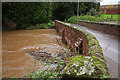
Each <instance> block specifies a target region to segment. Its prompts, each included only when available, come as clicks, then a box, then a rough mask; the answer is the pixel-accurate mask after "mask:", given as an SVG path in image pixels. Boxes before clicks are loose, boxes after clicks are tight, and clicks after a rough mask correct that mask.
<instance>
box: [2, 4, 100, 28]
mask: <svg viewBox="0 0 120 80" xmlns="http://www.w3.org/2000/svg"><path fill="white" fill-rule="evenodd" d="M99 5H100V4H99V3H94V2H79V15H81V14H84V15H85V14H87V12H89V10H91V9H92V8H95V9H96V11H99ZM2 8H3V9H2V10H3V11H2V14H3V17H2V19H3V23H4V19H5V18H8V19H10V20H12V21H13V22H15V23H17V29H26V28H27V27H28V26H30V25H35V24H41V23H48V22H49V21H50V20H51V19H52V20H56V19H57V20H62V21H64V20H67V19H68V18H70V17H71V16H74V15H77V9H78V3H77V2H32V3H31V2H19V3H18V2H4V3H3V4H2ZM91 13H92V12H91Z"/></svg>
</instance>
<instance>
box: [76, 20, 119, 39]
mask: <svg viewBox="0 0 120 80" xmlns="http://www.w3.org/2000/svg"><path fill="white" fill-rule="evenodd" d="M78 25H81V26H85V27H88V28H91V29H95V30H98V31H102V32H106V33H108V34H111V35H114V36H118V37H120V35H119V31H120V25H117V24H108V23H98V22H90V21H81V20H79V21H78Z"/></svg>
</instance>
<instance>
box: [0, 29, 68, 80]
mask: <svg viewBox="0 0 120 80" xmlns="http://www.w3.org/2000/svg"><path fill="white" fill-rule="evenodd" d="M39 50H43V51H46V52H48V53H51V54H52V55H54V54H57V53H62V52H65V51H66V46H65V45H64V44H63V43H62V42H61V37H60V36H59V35H58V33H56V30H54V29H38V30H17V31H7V32H2V77H3V78H23V77H24V76H25V75H26V74H27V73H29V72H33V71H35V70H37V69H41V70H42V69H43V68H44V65H42V63H41V62H37V65H36V66H34V64H35V59H34V57H33V56H31V55H29V54H27V53H25V52H26V51H39Z"/></svg>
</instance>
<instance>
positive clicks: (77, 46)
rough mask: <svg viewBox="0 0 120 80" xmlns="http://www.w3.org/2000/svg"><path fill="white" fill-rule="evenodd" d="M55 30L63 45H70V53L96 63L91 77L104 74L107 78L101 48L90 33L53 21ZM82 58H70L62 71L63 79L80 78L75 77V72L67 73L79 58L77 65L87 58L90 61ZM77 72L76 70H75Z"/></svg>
mask: <svg viewBox="0 0 120 80" xmlns="http://www.w3.org/2000/svg"><path fill="white" fill-rule="evenodd" d="M55 28H56V30H57V32H58V33H59V34H60V35H61V36H62V41H63V42H64V43H67V44H68V45H70V47H71V49H72V51H74V52H78V54H81V55H83V57H84V56H85V57H86V56H89V57H91V58H93V64H94V63H96V61H97V65H96V64H95V65H96V66H97V67H96V68H95V69H96V73H95V74H92V76H100V75H103V74H105V75H107V76H108V75H109V72H108V68H107V65H106V61H105V59H104V56H103V52H102V48H101V46H100V45H99V42H98V40H97V39H96V38H95V37H94V36H93V35H92V34H91V33H89V32H87V31H85V30H83V29H81V28H78V27H75V26H72V25H70V24H68V23H64V22H61V21H58V20H56V21H55ZM83 57H80V56H79V55H78V56H77V57H75V56H74V57H73V58H72V60H70V61H68V64H67V67H66V68H65V70H64V74H65V75H64V77H67V76H68V77H72V76H73V75H75V76H73V77H80V76H81V75H80V76H76V75H77V73H76V71H75V73H74V71H71V73H69V72H70V70H72V69H73V68H72V67H73V66H71V67H70V65H72V64H75V63H76V62H75V61H77V59H79V58H80V59H79V60H78V63H79V61H81V60H82V59H83V60H82V61H84V60H85V59H87V58H88V59H87V60H89V59H90V58H89V57H86V58H85V57H84V58H83ZM94 59H95V60H94ZM91 60H92V59H91ZM91 60H90V61H91ZM71 61H72V62H73V61H74V62H73V63H72V62H71ZM69 62H70V63H69ZM88 62H89V61H88ZM80 63H82V62H80ZM83 64H84V62H83ZM91 64H92V62H91ZM76 65H77V63H76ZM84 65H85V64H84ZM95 65H94V66H95ZM77 70H78V68H77ZM87 72H89V71H87ZM70 74H71V75H70ZM86 74H87V73H86ZM86 74H85V75H86ZM97 78H98V77H97Z"/></svg>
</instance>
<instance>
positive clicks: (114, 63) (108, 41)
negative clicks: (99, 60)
mask: <svg viewBox="0 0 120 80" xmlns="http://www.w3.org/2000/svg"><path fill="white" fill-rule="evenodd" d="M71 25H74V26H76V27H79V28H82V29H84V30H86V31H88V32H90V33H92V34H93V35H94V36H95V37H96V38H97V40H98V41H99V43H100V45H101V47H102V50H103V54H104V58H105V60H106V62H107V66H108V70H109V73H110V76H111V77H112V78H118V76H119V78H120V74H119V75H118V72H120V70H119V69H118V64H119V65H120V62H118V56H120V54H119V55H118V53H119V52H118V45H120V42H119V40H118V37H116V36H113V35H110V34H107V33H105V32H100V31H97V30H94V29H90V28H88V27H84V26H80V25H77V24H71ZM119 39H120V38H119ZM118 70H119V71H118Z"/></svg>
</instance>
